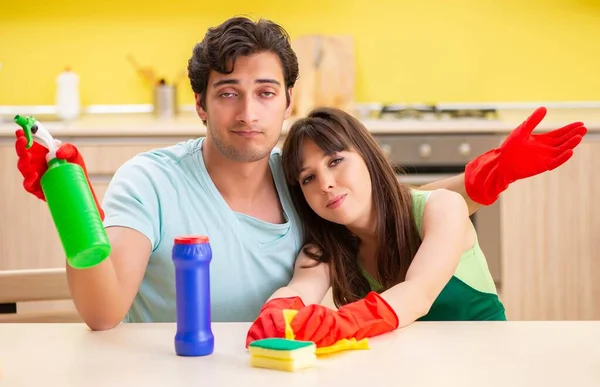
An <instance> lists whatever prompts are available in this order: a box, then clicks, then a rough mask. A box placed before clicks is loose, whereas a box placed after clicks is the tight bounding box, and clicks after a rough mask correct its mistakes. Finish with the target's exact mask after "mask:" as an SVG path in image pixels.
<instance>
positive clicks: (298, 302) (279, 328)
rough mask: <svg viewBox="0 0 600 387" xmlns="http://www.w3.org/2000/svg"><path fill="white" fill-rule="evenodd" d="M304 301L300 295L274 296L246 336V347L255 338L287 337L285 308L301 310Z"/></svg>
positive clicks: (265, 305) (264, 306) (263, 308)
mask: <svg viewBox="0 0 600 387" xmlns="http://www.w3.org/2000/svg"><path fill="white" fill-rule="evenodd" d="M302 308H304V302H302V299H301V298H300V297H286V298H274V299H272V300H270V301H268V302H267V303H266V304H264V305H263V307H262V309H261V310H260V313H259V315H258V317H257V318H256V320H254V323H252V326H251V327H250V329H249V330H248V334H247V336H246V347H248V344H250V343H251V342H253V341H255V340H261V339H266V338H273V337H279V338H285V318H284V315H283V310H284V309H295V310H300V309H302Z"/></svg>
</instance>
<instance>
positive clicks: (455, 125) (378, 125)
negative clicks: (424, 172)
mask: <svg viewBox="0 0 600 387" xmlns="http://www.w3.org/2000/svg"><path fill="white" fill-rule="evenodd" d="M549 115H550V114H549ZM597 117H600V114H599V115H595V114H594V115H591V114H587V115H583V114H582V115H581V117H578V116H577V115H574V114H571V115H562V116H560V115H555V116H553V117H549V118H551V119H548V120H546V119H545V120H544V121H542V123H540V125H538V127H537V128H536V131H548V130H552V129H556V128H558V127H560V126H562V125H565V124H567V123H569V122H573V121H583V122H585V124H586V126H587V127H588V130H589V132H590V133H594V132H598V133H600V118H597ZM525 118H526V115H525V116H523V114H520V115H518V116H509V115H507V116H506V117H505V118H503V119H498V120H485V119H476V118H464V119H463V118H461V119H440V120H438V119H429V120H427V119H423V120H419V119H362V120H361V122H362V123H363V124H364V125H365V126H366V127H367V129H368V130H369V131H371V132H372V133H373V134H452V133H462V134H469V133H470V134H472V133H504V134H506V133H508V132H510V131H511V130H513V129H514V128H515V127H516V126H518V125H519V123H520V122H521V121H522V120H523V119H525ZM40 121H42V120H40ZM293 121H294V119H289V120H286V121H285V122H284V126H283V129H282V131H283V133H284V134H285V133H286V132H287V130H288V128H289V126H290V125H291V123H292V122H293ZM42 123H43V124H44V125H45V127H46V128H47V129H48V130H49V131H50V132H51V134H52V135H53V136H54V137H57V138H60V137H73V136H75V137H78V136H84V137H85V136H92V137H93V136H100V137H138V136H142V137H189V138H194V137H200V136H203V135H205V134H206V127H205V126H204V125H203V124H202V121H201V120H200V119H199V118H198V117H197V116H196V115H195V114H194V113H182V114H180V115H178V116H175V117H174V118H156V117H155V116H154V115H152V114H150V113H138V114H89V115H84V116H82V117H80V118H79V119H77V120H75V121H73V122H62V121H42ZM18 128H19V127H18V126H17V125H16V124H15V123H14V122H12V121H10V120H9V119H8V117H5V119H4V121H3V122H2V121H0V137H12V136H14V132H15V130H17V129H18Z"/></svg>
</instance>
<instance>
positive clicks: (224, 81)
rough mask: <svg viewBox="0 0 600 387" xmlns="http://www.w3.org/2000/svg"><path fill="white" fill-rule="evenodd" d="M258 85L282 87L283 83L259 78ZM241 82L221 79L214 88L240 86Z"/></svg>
mask: <svg viewBox="0 0 600 387" xmlns="http://www.w3.org/2000/svg"><path fill="white" fill-rule="evenodd" d="M255 82H256V83H260V84H262V83H270V84H272V85H277V86H281V83H280V82H279V81H278V80H276V79H270V78H259V79H257V80H256V81H255ZM239 83H240V81H239V80H237V79H221V80H219V81H216V82H215V83H213V87H218V86H221V85H239Z"/></svg>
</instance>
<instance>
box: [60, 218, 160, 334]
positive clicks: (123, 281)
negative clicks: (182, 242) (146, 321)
mask: <svg viewBox="0 0 600 387" xmlns="http://www.w3.org/2000/svg"><path fill="white" fill-rule="evenodd" d="M106 233H107V235H108V239H109V241H110V244H111V246H112V251H111V255H110V257H108V258H107V259H105V260H104V261H103V262H102V263H100V264H99V265H97V266H94V267H92V268H89V269H73V268H72V267H70V266H69V265H67V279H68V282H69V288H70V290H71V294H72V297H73V302H74V303H75V307H76V308H77V311H78V312H79V315H80V316H81V318H82V319H83V321H84V322H85V323H86V324H87V325H88V326H89V327H90V328H91V329H92V330H95V331H100V330H106V329H111V328H114V327H115V326H116V325H118V324H119V323H120V322H121V320H123V318H124V317H125V315H126V314H127V311H128V310H129V308H130V307H131V304H132V303H133V299H134V297H135V295H136V293H137V291H138V288H139V286H140V284H141V282H142V279H143V277H144V272H145V271H146V266H147V264H148V260H149V258H150V253H151V249H152V246H151V244H150V241H149V240H148V238H147V237H146V236H144V234H142V233H140V232H138V231H135V230H133V229H131V228H126V227H108V228H107V229H106Z"/></svg>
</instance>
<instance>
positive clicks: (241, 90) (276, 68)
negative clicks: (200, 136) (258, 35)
mask: <svg viewBox="0 0 600 387" xmlns="http://www.w3.org/2000/svg"><path fill="white" fill-rule="evenodd" d="M290 93H291V90H290ZM205 107H206V110H204V109H202V107H200V95H196V110H197V111H198V115H199V116H200V118H201V119H203V120H206V126H207V129H208V135H207V141H209V142H212V143H213V144H214V145H215V146H216V148H217V149H218V150H219V152H221V154H223V155H224V156H225V157H227V158H229V159H231V160H233V161H238V162H252V161H257V160H260V159H263V158H264V157H267V156H268V155H269V154H270V153H271V151H272V150H273V148H274V147H275V145H276V144H277V141H278V140H279V135H280V134H281V128H282V126H283V121H284V120H285V119H286V118H288V117H289V115H290V112H291V111H292V106H291V103H290V105H289V106H287V100H286V89H285V82H284V78H283V69H282V66H281V62H280V61H279V58H278V56H277V55H276V54H274V53H272V52H262V53H258V54H253V55H250V56H242V57H238V58H237V59H236V62H235V66H234V72H233V73H231V74H221V73H218V72H216V71H211V73H210V75H209V77H208V85H207V88H206V104H205Z"/></svg>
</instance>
